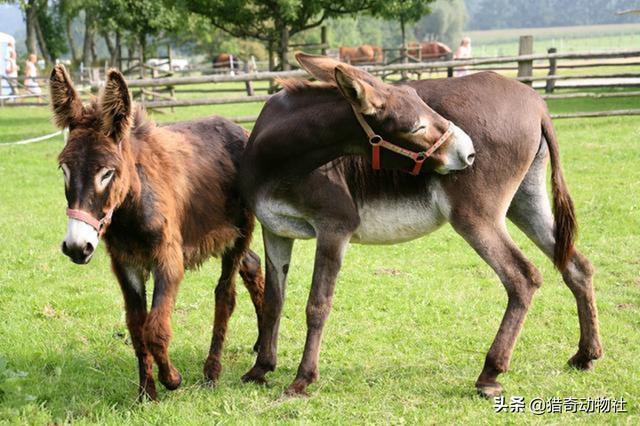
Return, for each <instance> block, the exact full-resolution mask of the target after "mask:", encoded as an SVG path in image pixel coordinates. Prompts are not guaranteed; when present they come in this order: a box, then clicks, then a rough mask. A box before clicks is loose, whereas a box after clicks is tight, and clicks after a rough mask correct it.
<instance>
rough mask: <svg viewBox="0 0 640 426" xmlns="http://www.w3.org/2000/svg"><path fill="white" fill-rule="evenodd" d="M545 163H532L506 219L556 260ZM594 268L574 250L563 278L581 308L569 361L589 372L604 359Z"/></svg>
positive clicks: (579, 308) (538, 161) (539, 161)
mask: <svg viewBox="0 0 640 426" xmlns="http://www.w3.org/2000/svg"><path fill="white" fill-rule="evenodd" d="M545 166H546V161H542V160H539V159H538V158H536V161H535V162H534V163H533V165H532V167H531V169H530V170H529V172H528V173H527V175H526V177H525V179H524V181H523V182H522V184H521V185H520V187H519V188H518V191H517V192H516V195H515V197H514V199H513V201H512V202H511V206H510V208H509V212H508V213H507V216H508V217H509V219H511V221H512V222H513V223H515V224H516V225H517V226H518V227H519V228H520V229H521V230H522V231H523V232H524V233H525V234H526V235H527V236H528V237H529V238H530V239H531V240H532V241H533V242H534V243H535V244H536V245H537V246H538V247H539V248H540V249H541V250H542V251H543V252H544V253H545V254H546V255H547V256H548V257H549V258H550V259H553V252H554V246H555V237H554V234H553V229H554V224H553V214H552V212H551V206H550V204H549V198H548V196H547V188H546V183H545V172H546V167H545ZM592 277H593V267H592V266H591V263H590V262H589V260H588V259H587V258H586V257H584V256H583V255H582V254H581V253H579V252H578V250H574V253H573V255H572V256H571V258H570V259H569V263H568V265H567V268H566V270H565V271H563V272H562V278H563V279H564V282H565V284H566V285H567V286H568V287H569V289H570V290H571V292H572V293H573V295H574V297H575V299H576V303H577V306H578V319H579V322H580V342H579V344H578V352H577V353H576V354H575V355H574V356H573V357H572V358H571V359H570V360H569V364H571V365H572V366H575V367H576V368H580V369H584V370H588V369H591V368H592V367H593V362H592V361H593V360H595V359H598V358H600V357H601V356H602V345H601V343H600V333H599V327H598V310H597V308H596V299H595V294H594V291H593V281H592Z"/></svg>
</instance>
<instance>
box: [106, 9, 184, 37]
mask: <svg viewBox="0 0 640 426" xmlns="http://www.w3.org/2000/svg"><path fill="white" fill-rule="evenodd" d="M99 4H100V17H101V21H102V22H106V23H107V24H108V25H110V26H111V27H112V28H114V29H116V28H117V29H120V30H122V31H126V32H128V33H129V34H131V35H132V36H133V38H135V39H136V40H137V41H138V42H140V43H142V44H146V43H147V38H148V37H155V36H158V35H160V34H161V33H162V32H164V31H171V30H173V29H175V28H176V26H177V25H178V22H179V14H178V13H177V11H176V10H175V9H174V8H172V7H170V6H166V5H165V3H163V2H161V1H158V0H136V1H128V0H101V1H100V2H99Z"/></svg>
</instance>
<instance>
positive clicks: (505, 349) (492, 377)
mask: <svg viewBox="0 0 640 426" xmlns="http://www.w3.org/2000/svg"><path fill="white" fill-rule="evenodd" d="M453 225H454V227H455V229H456V230H457V231H458V232H459V233H460V234H461V235H462V236H463V237H464V238H465V239H466V240H467V242H468V243H469V244H470V245H471V246H472V247H473V248H474V249H475V250H476V252H477V253H478V254H479V255H480V256H481V257H482V258H483V259H484V260H485V261H486V262H487V263H488V264H489V265H490V266H491V267H492V268H493V270H494V271H495V272H496V273H497V274H498V276H499V277H500V280H501V281H502V284H503V285H504V287H505V289H506V291H507V296H508V302H507V309H506V311H505V314H504V317H503V318H502V322H501V323H500V328H499V329H498V333H497V334H496V337H495V339H494V341H493V343H492V344H491V348H490V349H489V352H488V353H487V356H486V359H485V363H484V368H483V370H482V373H481V374H480V376H479V377H478V380H477V381H476V389H477V390H478V392H479V393H480V395H482V396H484V397H488V398H490V397H494V396H499V395H500V394H501V393H502V385H500V383H498V381H497V380H496V379H497V377H498V375H499V374H501V373H504V372H506V371H507V369H508V367H509V361H510V359H511V355H512V353H513V347H514V346H515V343H516V340H517V338H518V335H519V334H520V330H521V329H522V324H523V323H524V320H525V318H526V315H527V312H528V310H529V305H530V304H531V300H532V298H533V294H534V293H535V291H536V290H537V289H538V287H540V286H541V285H542V276H541V274H540V272H539V271H538V270H537V269H536V267H535V266H534V265H533V264H532V263H530V262H529V261H528V260H527V259H526V258H525V257H524V255H523V254H522V252H521V251H520V250H519V249H518V247H517V246H516V245H515V243H514V242H513V241H512V240H511V238H510V237H509V234H508V233H507V231H506V227H505V226H504V223H503V224H501V225H497V226H496V225H494V224H491V225H489V224H487V225H484V226H483V225H479V224H473V225H466V226H465V225H464V224H460V223H456V222H455V221H454V222H453Z"/></svg>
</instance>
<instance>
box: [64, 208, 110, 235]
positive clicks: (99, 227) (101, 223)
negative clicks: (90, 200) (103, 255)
mask: <svg viewBox="0 0 640 426" xmlns="http://www.w3.org/2000/svg"><path fill="white" fill-rule="evenodd" d="M67 216H68V217H69V219H76V220H79V221H81V222H84V223H86V224H87V225H89V226H91V227H92V228H93V229H95V230H96V231H97V232H98V237H102V236H103V235H104V233H105V231H106V230H107V226H109V224H110V223H111V216H113V209H110V210H109V211H108V212H107V214H106V215H105V216H104V217H103V218H102V219H100V220H98V219H96V218H95V217H93V216H92V215H91V214H89V213H87V212H85V211H84V210H76V209H69V208H67Z"/></svg>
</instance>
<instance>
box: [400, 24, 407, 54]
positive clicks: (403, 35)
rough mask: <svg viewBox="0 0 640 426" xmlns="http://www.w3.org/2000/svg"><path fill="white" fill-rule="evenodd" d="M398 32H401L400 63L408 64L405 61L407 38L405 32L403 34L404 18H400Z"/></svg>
mask: <svg viewBox="0 0 640 426" xmlns="http://www.w3.org/2000/svg"><path fill="white" fill-rule="evenodd" d="M400 30H401V32H402V62H405V63H406V62H408V61H407V59H408V58H407V38H406V32H405V23H404V17H402V16H401V17H400Z"/></svg>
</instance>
